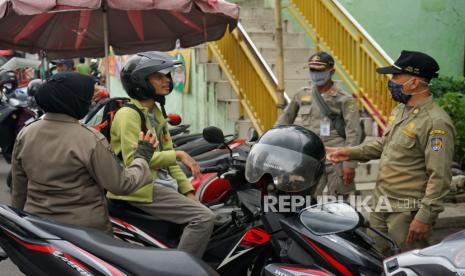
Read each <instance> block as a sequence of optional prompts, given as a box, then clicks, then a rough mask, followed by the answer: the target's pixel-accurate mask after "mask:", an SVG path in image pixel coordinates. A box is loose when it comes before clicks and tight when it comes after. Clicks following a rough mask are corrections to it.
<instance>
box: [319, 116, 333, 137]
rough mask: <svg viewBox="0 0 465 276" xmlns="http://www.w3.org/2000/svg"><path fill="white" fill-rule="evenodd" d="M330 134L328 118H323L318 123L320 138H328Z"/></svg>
mask: <svg viewBox="0 0 465 276" xmlns="http://www.w3.org/2000/svg"><path fill="white" fill-rule="evenodd" d="M330 134H331V122H330V121H329V119H328V118H326V117H324V118H323V120H321V121H320V136H329V135H330Z"/></svg>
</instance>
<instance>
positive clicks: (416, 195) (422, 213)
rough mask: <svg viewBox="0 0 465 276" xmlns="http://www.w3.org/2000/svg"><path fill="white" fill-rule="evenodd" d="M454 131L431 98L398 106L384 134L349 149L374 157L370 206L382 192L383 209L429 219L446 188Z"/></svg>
mask: <svg viewBox="0 0 465 276" xmlns="http://www.w3.org/2000/svg"><path fill="white" fill-rule="evenodd" d="M455 136H456V131H455V128H454V125H453V124H452V120H451V119H450V118H449V116H448V115H447V113H446V112H445V111H444V110H443V109H442V108H441V107H439V106H438V105H437V104H436V103H435V102H434V101H433V98H432V97H429V98H427V99H425V100H424V101H422V102H420V103H418V104H417V105H416V106H414V107H408V106H405V105H404V104H400V105H398V106H397V107H396V108H395V109H394V110H393V111H392V113H391V116H390V117H389V125H388V126H387V128H386V129H385V131H384V136H383V137H382V138H381V139H379V140H377V141H374V142H371V143H364V144H362V145H360V146H357V147H353V148H351V153H350V158H351V159H355V160H360V161H367V160H370V159H377V158H380V163H379V174H378V179H377V183H376V188H375V190H374V199H375V202H374V203H375V205H376V204H377V203H379V199H380V198H381V196H385V197H386V198H387V200H388V202H389V205H390V207H391V208H390V209H391V210H387V212H405V211H417V210H418V212H417V214H416V216H415V219H417V220H419V221H421V222H423V223H433V222H434V221H435V220H436V218H437V216H438V214H439V213H440V212H442V211H443V210H444V197H445V196H446V195H447V193H448V192H449V186H450V182H451V178H452V175H451V170H450V167H451V163H452V157H453V154H454V146H455Z"/></svg>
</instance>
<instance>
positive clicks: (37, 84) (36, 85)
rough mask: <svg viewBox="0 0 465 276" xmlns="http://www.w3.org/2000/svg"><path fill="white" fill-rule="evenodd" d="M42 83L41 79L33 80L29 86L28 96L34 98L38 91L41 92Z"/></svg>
mask: <svg viewBox="0 0 465 276" xmlns="http://www.w3.org/2000/svg"><path fill="white" fill-rule="evenodd" d="M42 83H43V81H42V80H41V79H35V80H31V81H30V82H29V84H28V85H27V95H28V96H30V97H33V96H34V95H35V94H36V92H37V90H39V87H40V86H41V85H42Z"/></svg>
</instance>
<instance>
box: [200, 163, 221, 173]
mask: <svg viewBox="0 0 465 276" xmlns="http://www.w3.org/2000/svg"><path fill="white" fill-rule="evenodd" d="M225 169H226V168H225V166H223V165H217V166H212V167H204V168H200V172H201V173H211V172H222V171H224V170H225Z"/></svg>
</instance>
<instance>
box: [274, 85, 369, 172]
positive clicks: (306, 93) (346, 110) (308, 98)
mask: <svg viewBox="0 0 465 276" xmlns="http://www.w3.org/2000/svg"><path fill="white" fill-rule="evenodd" d="M312 94H313V87H305V88H303V89H302V90H301V91H299V92H298V93H297V94H296V95H295V96H294V98H292V101H291V102H290V103H289V105H288V106H287V108H286V109H285V110H284V112H283V113H282V114H281V116H280V117H279V119H278V121H277V123H276V124H277V125H285V124H295V125H299V126H302V127H305V128H307V129H309V130H311V131H313V132H314V133H316V134H317V135H319V136H320V138H321V139H322V141H323V143H324V144H325V146H330V147H336V146H356V145H359V144H360V138H361V135H362V129H361V127H360V115H359V111H358V109H357V103H356V101H355V99H354V98H353V97H352V96H350V95H349V94H347V93H346V92H344V91H342V90H341V89H339V88H338V87H337V86H336V85H333V87H332V88H331V90H330V91H328V92H326V93H323V94H321V96H322V97H323V100H324V101H325V102H326V104H327V105H328V106H329V108H331V109H332V110H333V111H335V112H337V113H340V114H342V116H343V117H344V120H345V123H346V128H345V131H346V138H345V139H344V138H343V137H341V136H339V134H338V133H337V131H336V129H335V128H334V125H333V123H332V122H331V121H330V120H329V119H328V118H326V116H325V115H323V112H321V110H320V108H319V106H318V104H317V103H316V102H315V101H314V100H313V99H312V98H313V96H312ZM323 120H327V121H328V122H330V135H329V136H321V135H320V123H321V122H322V121H323ZM356 166H357V163H356V162H354V161H348V162H344V167H349V168H355V167H356Z"/></svg>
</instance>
